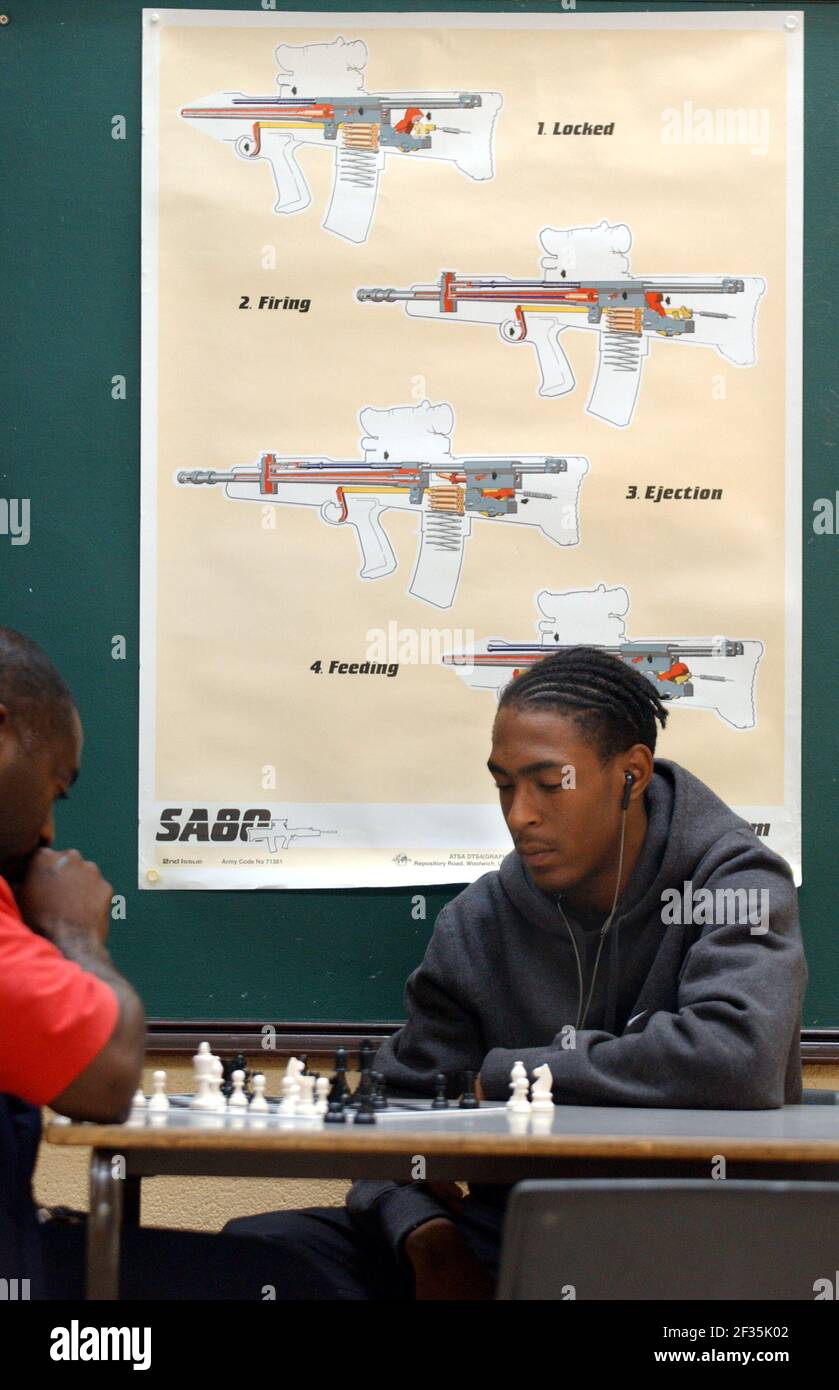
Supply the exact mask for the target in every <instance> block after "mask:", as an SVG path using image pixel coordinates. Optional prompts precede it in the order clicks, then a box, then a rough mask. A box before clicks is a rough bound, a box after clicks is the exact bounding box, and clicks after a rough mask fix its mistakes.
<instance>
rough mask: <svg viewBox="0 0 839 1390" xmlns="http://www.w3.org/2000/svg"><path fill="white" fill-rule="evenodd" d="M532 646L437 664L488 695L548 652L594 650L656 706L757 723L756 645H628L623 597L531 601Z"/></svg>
mask: <svg viewBox="0 0 839 1390" xmlns="http://www.w3.org/2000/svg"><path fill="white" fill-rule="evenodd" d="M535 601H536V608H537V610H538V612H539V613H540V615H541V617H540V619H539V620H538V621H537V624H536V630H537V634H538V641H536V642H528V641H520V642H507V641H504V640H502V639H499V638H491V639H490V640H489V641H484V642H480V643H478V644H477V645H476V647H475V649H474V650H473V651H471V652H455V653H453V654H452V655H451V656H444V657H443V658H442V661H443V665H446V666H451V667H453V668H454V669H455V670H456V671H457V674H458V675H459V676H461V678H462V679H463V680H464V681H465V682H466V684H467V685H468V686H470V687H471V688H472V689H473V690H494V691H495V692H496V693H500V691H501V689H502V687H503V686H505V685H506V684H507V683H508V682H509V681H510V680H513V679H515V677H516V676H518V675H520V674H521V672H522V671H525V670H527V669H528V667H530V666H534V665H536V663H537V662H539V661H543V660H544V658H545V657H546V656H550V654H551V652H553V651H558V650H562V648H565V647H573V646H578V645H585V646H594V647H602V648H603V649H604V650H605V651H609V652H612V653H613V655H615V656H617V657H620V659H621V661H623V662H625V663H626V665H628V666H632V667H633V669H634V670H636V671H638V672H639V673H640V674H641V675H642V676H644V677H645V678H646V679H647V680H648V681H650V683H651V684H652V685H653V686H654V687H655V689H656V691H657V693H658V694H659V695H660V696H661V699H662V700H664V701H666V702H671V701H672V702H674V703H678V704H679V705H680V707H681V708H683V709H705V710H713V711H714V713H715V714H717V715H718V717H719V718H720V719H722V720H723V721H724V722H725V723H726V724H730V725H731V726H732V727H733V728H735V729H752V728H754V726H755V724H756V722H757V705H756V694H755V686H756V681H757V667H758V664H759V662H760V659H761V657H762V656H763V650H764V649H763V643H762V642H759V641H755V640H753V639H750V640H736V641H732V640H730V639H729V638H727V637H678V638H677V637H663V638H634V639H630V638H628V637H627V636H626V623H625V621H624V619H625V617H626V615H627V614H628V612H629V594H628V593H627V591H626V589H623V588H615V589H607V588H606V586H605V585H604V584H600V585H598V587H597V588H596V589H591V590H577V591H571V592H569V593H552V592H551V591H550V590H548V589H543V590H542V591H541V593H539V594H537V595H536V600H535Z"/></svg>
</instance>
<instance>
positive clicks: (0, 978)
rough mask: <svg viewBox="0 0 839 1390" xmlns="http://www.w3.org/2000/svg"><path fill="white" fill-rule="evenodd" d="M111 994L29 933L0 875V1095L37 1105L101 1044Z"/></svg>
mask: <svg viewBox="0 0 839 1390" xmlns="http://www.w3.org/2000/svg"><path fill="white" fill-rule="evenodd" d="M118 1013H119V1004H118V1002H117V997H116V995H115V994H114V993H113V991H112V990H111V989H109V988H108V986H107V985H106V984H105V983H104V982H103V981H102V980H100V979H99V978H98V977H97V976H96V975H91V974H89V973H88V971H86V970H83V969H82V967H81V966H80V965H76V963H75V962H74V961H71V960H67V958H66V956H63V955H62V954H61V952H60V951H59V949H58V947H57V946H53V944H52V942H51V941H47V939H46V937H43V936H38V935H36V933H35V932H33V931H30V929H29V927H27V926H26V925H25V923H24V921H23V918H22V917H21V915H20V911H19V910H18V905H17V903H16V902H15V899H14V896H13V895H12V891H11V889H10V887H9V885H8V883H7V882H6V880H5V879H4V878H0V1092H5V1093H6V1094H7V1095H12V1096H18V1097H19V1098H20V1099H21V1100H25V1101H28V1102H29V1104H30V1105H44V1104H46V1103H47V1102H49V1101H51V1100H53V1099H54V1098H55V1097H56V1096H57V1095H60V1093H61V1092H62V1091H63V1090H64V1089H65V1087H67V1086H69V1084H70V1082H71V1081H73V1080H75V1078H76V1077H77V1076H78V1075H79V1073H80V1072H83V1071H84V1069H85V1067H86V1066H88V1064H89V1063H90V1062H92V1061H93V1058H94V1057H95V1056H96V1054H97V1053H98V1052H101V1050H102V1048H103V1047H104V1046H105V1044H106V1042H107V1041H108V1039H109V1037H110V1036H111V1033H112V1032H113V1031H114V1028H115V1026H116V1021H117V1014H118Z"/></svg>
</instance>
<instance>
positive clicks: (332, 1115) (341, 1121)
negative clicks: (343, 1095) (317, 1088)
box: [323, 1100, 347, 1125]
mask: <svg viewBox="0 0 839 1390" xmlns="http://www.w3.org/2000/svg"><path fill="white" fill-rule="evenodd" d="M323 1122H324V1124H327V1125H345V1124H346V1123H347V1115H346V1111H345V1110H344V1107H343V1105H342V1104H341V1102H340V1101H339V1100H331V1101H329V1103H328V1105H327V1107H326V1114H325V1115H324V1117H323Z"/></svg>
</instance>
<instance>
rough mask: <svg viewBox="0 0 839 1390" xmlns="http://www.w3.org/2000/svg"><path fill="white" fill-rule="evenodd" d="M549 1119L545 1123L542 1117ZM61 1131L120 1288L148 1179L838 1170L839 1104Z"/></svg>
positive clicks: (150, 1118) (178, 1123)
mask: <svg viewBox="0 0 839 1390" xmlns="http://www.w3.org/2000/svg"><path fill="white" fill-rule="evenodd" d="M537 1125H538V1126H539V1128H538V1129H537V1130H534V1126H537ZM46 1139H47V1141H48V1142H49V1143H51V1144H67V1145H77V1146H78V1145H83V1146H85V1147H88V1146H89V1147H90V1148H91V1149H92V1153H91V1160H90V1216H89V1220H88V1235H87V1296H88V1298H95V1299H115V1298H117V1297H118V1289H119V1259H120V1243H121V1235H122V1229H123V1225H127V1224H135V1225H136V1224H139V1219H140V1184H141V1182H142V1179H143V1178H147V1177H152V1176H155V1175H160V1174H179V1175H189V1176H193V1177H242V1178H253V1177H277V1178H304V1177H305V1178H395V1179H400V1180H402V1181H410V1180H412V1179H415V1178H416V1172H417V1169H416V1160H417V1158H419V1157H421V1158H422V1159H423V1160H424V1172H423V1176H424V1177H426V1178H427V1179H429V1180H431V1181H434V1180H440V1179H447V1178H448V1179H455V1180H460V1181H467V1182H468V1181H471V1182H484V1183H487V1182H488V1183H515V1182H520V1181H522V1180H523V1179H524V1178H546V1177H551V1178H559V1177H592V1178H595V1177H616V1176H619V1177H651V1176H652V1177H664V1176H670V1177H672V1176H681V1177H703V1178H708V1177H710V1176H714V1172H715V1169H713V1168H712V1164H714V1165H716V1171H717V1172H718V1170H719V1165H720V1159H724V1160H725V1164H726V1176H728V1177H739V1178H764V1179H765V1178H779V1179H780V1178H785V1179H795V1180H798V1181H801V1180H806V1179H811V1180H814V1181H815V1180H819V1181H825V1180H827V1181H834V1182H835V1181H839V1105H835V1106H826V1105H787V1106H784V1107H783V1108H782V1109H780V1110H640V1109H629V1108H618V1109H611V1108H606V1107H601V1106H560V1107H558V1108H557V1109H556V1111H555V1112H554V1114H553V1116H552V1117H551V1116H549V1117H548V1118H547V1120H544V1119H542V1118H541V1117H540V1119H539V1120H536V1119H535V1118H529V1117H527V1116H525V1117H523V1119H522V1117H513V1116H510V1115H509V1113H508V1112H507V1111H506V1109H505V1108H504V1107H499V1106H498V1105H487V1104H485V1105H483V1106H482V1107H481V1109H480V1110H459V1109H455V1108H453V1109H450V1110H447V1111H435V1112H431V1111H426V1112H419V1113H405V1112H399V1111H395V1110H393V1111H388V1112H385V1113H383V1114H380V1115H379V1116H378V1119H377V1123H376V1124H375V1125H370V1126H362V1125H356V1124H354V1123H352V1122H351V1121H350V1122H348V1123H347V1124H346V1125H325V1124H323V1122H322V1121H321V1120H317V1119H312V1120H310V1119H303V1118H296V1119H287V1118H284V1117H280V1116H278V1115H276V1114H273V1113H272V1114H271V1115H269V1116H253V1117H252V1116H249V1115H247V1114H245V1115H238V1114H234V1113H231V1112H227V1113H225V1114H222V1115H210V1114H200V1113H196V1112H193V1111H190V1110H186V1109H172V1110H169V1111H168V1112H165V1113H163V1114H159V1115H156V1114H150V1113H149V1112H147V1111H134V1112H132V1115H131V1117H130V1118H129V1119H128V1120H127V1121H126V1123H125V1124H123V1125H102V1124H76V1123H70V1122H68V1121H66V1120H62V1119H61V1118H60V1117H59V1118H56V1119H54V1120H52V1121H51V1122H50V1124H49V1125H48V1126H47V1130H46Z"/></svg>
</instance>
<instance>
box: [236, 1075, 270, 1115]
mask: <svg viewBox="0 0 839 1390" xmlns="http://www.w3.org/2000/svg"><path fill="white" fill-rule="evenodd" d="M233 1079H234V1081H235V1079H236V1078H235V1077H234V1078H233ZM250 1109H251V1111H252V1112H254V1113H255V1114H257V1115H260V1114H262V1115H264V1114H266V1113H267V1111H268V1109H269V1105H268V1102H267V1100H266V1099H265V1077H264V1076H263V1074H262V1072H261V1071H258V1072H257V1073H256V1075H255V1076H254V1078H253V1096H252V1097H251V1103H250Z"/></svg>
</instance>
